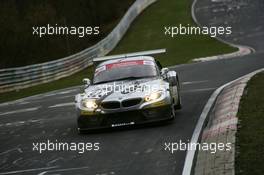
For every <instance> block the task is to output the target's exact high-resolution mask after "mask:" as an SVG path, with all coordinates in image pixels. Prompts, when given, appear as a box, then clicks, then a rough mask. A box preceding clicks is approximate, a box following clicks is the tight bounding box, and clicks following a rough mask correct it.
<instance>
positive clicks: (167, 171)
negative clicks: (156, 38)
mask: <svg viewBox="0 0 264 175" xmlns="http://www.w3.org/2000/svg"><path fill="white" fill-rule="evenodd" d="M228 2H229V1H220V0H217V1H216V0H215V1H209V0H204V1H199V0H198V2H197V4H196V6H195V9H196V10H195V13H196V17H197V19H198V21H199V22H200V23H201V24H203V25H211V24H213V23H215V24H219V25H221V24H224V23H225V24H228V25H232V27H233V32H234V33H233V34H232V35H231V36H228V37H223V39H224V40H226V41H229V42H232V43H236V44H244V45H249V46H251V47H253V48H254V49H255V50H256V53H254V54H251V55H247V56H244V57H241V58H233V59H226V60H219V61H209V62H204V63H194V64H186V65H179V66H176V67H175V68H173V69H175V70H176V71H178V73H179V74H180V80H181V82H182V85H181V86H182V100H183V109H182V110H180V111H178V112H177V118H176V120H175V121H173V122H172V123H171V124H167V125H162V126H152V127H143V128H137V129H126V130H118V131H111V132H109V131H107V132H100V133H94V134H88V135H78V134H77V131H76V116H75V110H74V106H73V104H72V103H73V101H74V95H75V94H76V93H78V91H79V88H76V87H75V88H70V89H66V90H61V91H56V92H51V93H47V94H42V95H39V96H35V97H30V98H26V99H22V100H20V101H17V102H13V103H7V104H1V105H0V121H1V123H0V175H1V174H42V175H43V174H48V175H50V174H53V175H54V174H57V175H58V174H92V175H93V174H98V175H112V174H140V175H141V174H142V175H143V174H144V175H147V174H150V175H155V174H157V175H175V174H176V175H180V174H181V172H182V168H183V164H184V159H185V154H186V152H184V151H177V152H174V154H171V153H170V152H168V151H165V150H164V148H165V146H164V143H165V142H179V141H180V140H182V141H185V142H188V140H189V139H190V138H191V136H192V133H193V130H194V128H195V125H196V122H197V121H198V118H199V116H200V114H201V112H202V110H203V107H204V105H205V103H206V102H207V100H208V98H209V96H210V95H211V93H212V92H213V91H214V90H215V89H216V88H218V87H219V86H221V85H223V84H225V83H227V82H229V81H231V80H234V79H236V78H238V77H240V76H242V75H245V74H247V73H250V72H252V71H254V70H257V69H260V68H263V67H264V53H263V47H264V44H263V41H264V40H263V39H264V38H263V37H264V28H263V27H264V23H263V21H264V20H263V19H264V18H263V17H264V14H263V9H264V5H263V2H262V1H261V0H259V1H257V0H247V1H243V0H242V1H239V2H238V1H232V7H233V9H230V7H229V4H228ZM235 2H237V4H236V3H235ZM242 2H244V4H245V5H241V6H240V7H239V8H238V4H241V3H242ZM229 3H230V2H229ZM235 7H236V8H235ZM219 9H222V10H219ZM227 10H229V13H226V11H227ZM228 15H233V18H232V20H231V19H230V16H228ZM254 31H255V32H254ZM256 31H257V32H256ZM242 33H243V34H242ZM47 140H50V141H54V142H55V141H56V140H57V141H58V142H68V143H70V142H75V143H79V142H99V143H100V150H99V151H91V152H85V153H83V154H79V153H77V152H74V151H61V152H59V151H55V152H44V153H42V154H39V153H38V152H36V151H32V148H33V146H32V144H33V142H34V143H36V142H46V141H47Z"/></svg>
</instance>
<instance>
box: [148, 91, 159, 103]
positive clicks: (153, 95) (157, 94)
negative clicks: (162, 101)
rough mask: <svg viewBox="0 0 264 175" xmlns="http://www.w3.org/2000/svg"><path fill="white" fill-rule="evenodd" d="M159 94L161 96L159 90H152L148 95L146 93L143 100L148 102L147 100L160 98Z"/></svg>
mask: <svg viewBox="0 0 264 175" xmlns="http://www.w3.org/2000/svg"><path fill="white" fill-rule="evenodd" d="M160 96H161V92H153V93H151V94H150V95H147V96H146V97H145V101H146V102H149V101H152V100H157V99H158V98H160Z"/></svg>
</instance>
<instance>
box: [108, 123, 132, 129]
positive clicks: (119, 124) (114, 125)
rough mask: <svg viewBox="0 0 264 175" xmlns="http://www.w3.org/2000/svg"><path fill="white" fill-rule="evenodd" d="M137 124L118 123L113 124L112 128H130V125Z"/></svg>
mask: <svg viewBox="0 0 264 175" xmlns="http://www.w3.org/2000/svg"><path fill="white" fill-rule="evenodd" d="M134 124H135V122H129V123H116V124H112V125H111V126H112V127H113V128H114V127H120V126H129V125H134Z"/></svg>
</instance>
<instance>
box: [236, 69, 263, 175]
mask: <svg viewBox="0 0 264 175" xmlns="http://www.w3.org/2000/svg"><path fill="white" fill-rule="evenodd" d="M238 118H239V120H240V121H241V122H240V124H239V125H240V127H239V130H238V132H237V140H236V149H237V150H236V160H235V166H236V174H237V175H249V174H254V175H262V174H263V172H264V166H263V155H264V127H263V125H264V72H262V73H260V74H257V75H256V76H254V77H253V78H252V79H251V80H250V82H249V84H248V86H247V88H246V91H245V93H244V95H243V97H242V100H241V103H240V106H239V112H238Z"/></svg>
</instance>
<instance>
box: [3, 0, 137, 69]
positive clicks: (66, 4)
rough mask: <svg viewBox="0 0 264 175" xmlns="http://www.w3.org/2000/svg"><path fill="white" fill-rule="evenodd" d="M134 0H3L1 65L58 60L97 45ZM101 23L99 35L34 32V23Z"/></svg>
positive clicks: (74, 24) (88, 24) (35, 24)
mask: <svg viewBox="0 0 264 175" xmlns="http://www.w3.org/2000/svg"><path fill="white" fill-rule="evenodd" d="M134 1H135V0H74V1H73V0H1V1H0V16H1V18H0V34H1V37H0V43H1V44H0V68H8V67H18V66H25V65H30V64H35V63H42V62H46V61H50V60H55V59H59V58H62V57H65V56H68V55H71V54H74V53H76V52H79V51H81V50H83V49H85V48H87V47H89V46H91V45H94V44H95V43H97V42H98V41H100V40H101V39H102V38H104V37H105V36H106V35H107V34H108V33H109V32H111V30H112V29H113V28H114V27H115V26H116V24H117V23H118V22H119V21H120V19H121V18H122V16H123V15H124V14H125V12H126V11H127V9H128V8H129V7H130V5H131V4H132V3H133V2H134ZM47 24H50V25H58V26H76V27H78V26H99V27H100V34H99V35H89V36H86V37H83V38H80V37H78V36H76V35H73V36H72V35H67V36H66V35H59V36H58V35H50V36H48V37H41V38H39V37H36V36H34V35H32V27H34V26H46V25H47Z"/></svg>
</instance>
